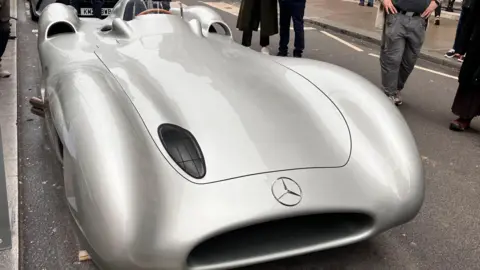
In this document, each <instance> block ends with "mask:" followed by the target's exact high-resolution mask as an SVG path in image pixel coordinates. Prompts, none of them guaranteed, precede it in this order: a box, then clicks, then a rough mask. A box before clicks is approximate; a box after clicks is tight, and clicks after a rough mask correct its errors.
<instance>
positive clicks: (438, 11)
mask: <svg viewBox="0 0 480 270" xmlns="http://www.w3.org/2000/svg"><path fill="white" fill-rule="evenodd" d="M441 14H442V2H439V5H438V7H437V8H436V9H435V25H440V16H441Z"/></svg>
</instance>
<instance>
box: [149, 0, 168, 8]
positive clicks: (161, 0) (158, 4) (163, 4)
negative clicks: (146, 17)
mask: <svg viewBox="0 0 480 270" xmlns="http://www.w3.org/2000/svg"><path fill="white" fill-rule="evenodd" d="M152 2H153V8H161V9H165V10H167V11H169V10H170V8H171V7H170V2H171V1H165V0H152ZM147 8H148V7H147Z"/></svg>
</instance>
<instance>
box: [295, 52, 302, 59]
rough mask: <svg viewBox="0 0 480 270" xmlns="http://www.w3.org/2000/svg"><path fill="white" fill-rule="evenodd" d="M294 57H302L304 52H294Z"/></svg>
mask: <svg viewBox="0 0 480 270" xmlns="http://www.w3.org/2000/svg"><path fill="white" fill-rule="evenodd" d="M293 57H296V58H302V52H293Z"/></svg>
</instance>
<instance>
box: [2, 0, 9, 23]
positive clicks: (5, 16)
mask: <svg viewBox="0 0 480 270" xmlns="http://www.w3.org/2000/svg"><path fill="white" fill-rule="evenodd" d="M9 21H10V0H0V23H3V24H5V23H6V24H8V23H9Z"/></svg>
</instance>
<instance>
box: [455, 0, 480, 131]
mask: <svg viewBox="0 0 480 270" xmlns="http://www.w3.org/2000/svg"><path fill="white" fill-rule="evenodd" d="M470 12H471V13H470V14H475V15H476V16H468V18H467V20H466V21H465V25H464V30H463V31H464V33H463V34H462V35H461V38H460V40H459V42H461V43H462V44H465V45H467V44H468V45H467V46H468V50H467V54H466V55H465V61H464V63H463V65H462V67H461V69H460V74H459V76H458V82H459V85H458V89H457V93H456V95H455V99H454V101H453V104H452V112H453V113H454V114H455V115H457V116H458V118H457V119H456V120H454V121H452V122H451V123H450V129H451V130H453V131H464V130H466V129H468V128H470V123H471V121H472V119H473V118H474V117H476V116H480V16H478V14H480V4H479V3H478V1H475V2H474V3H472V6H471V10H470ZM470 38H471V40H470Z"/></svg>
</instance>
